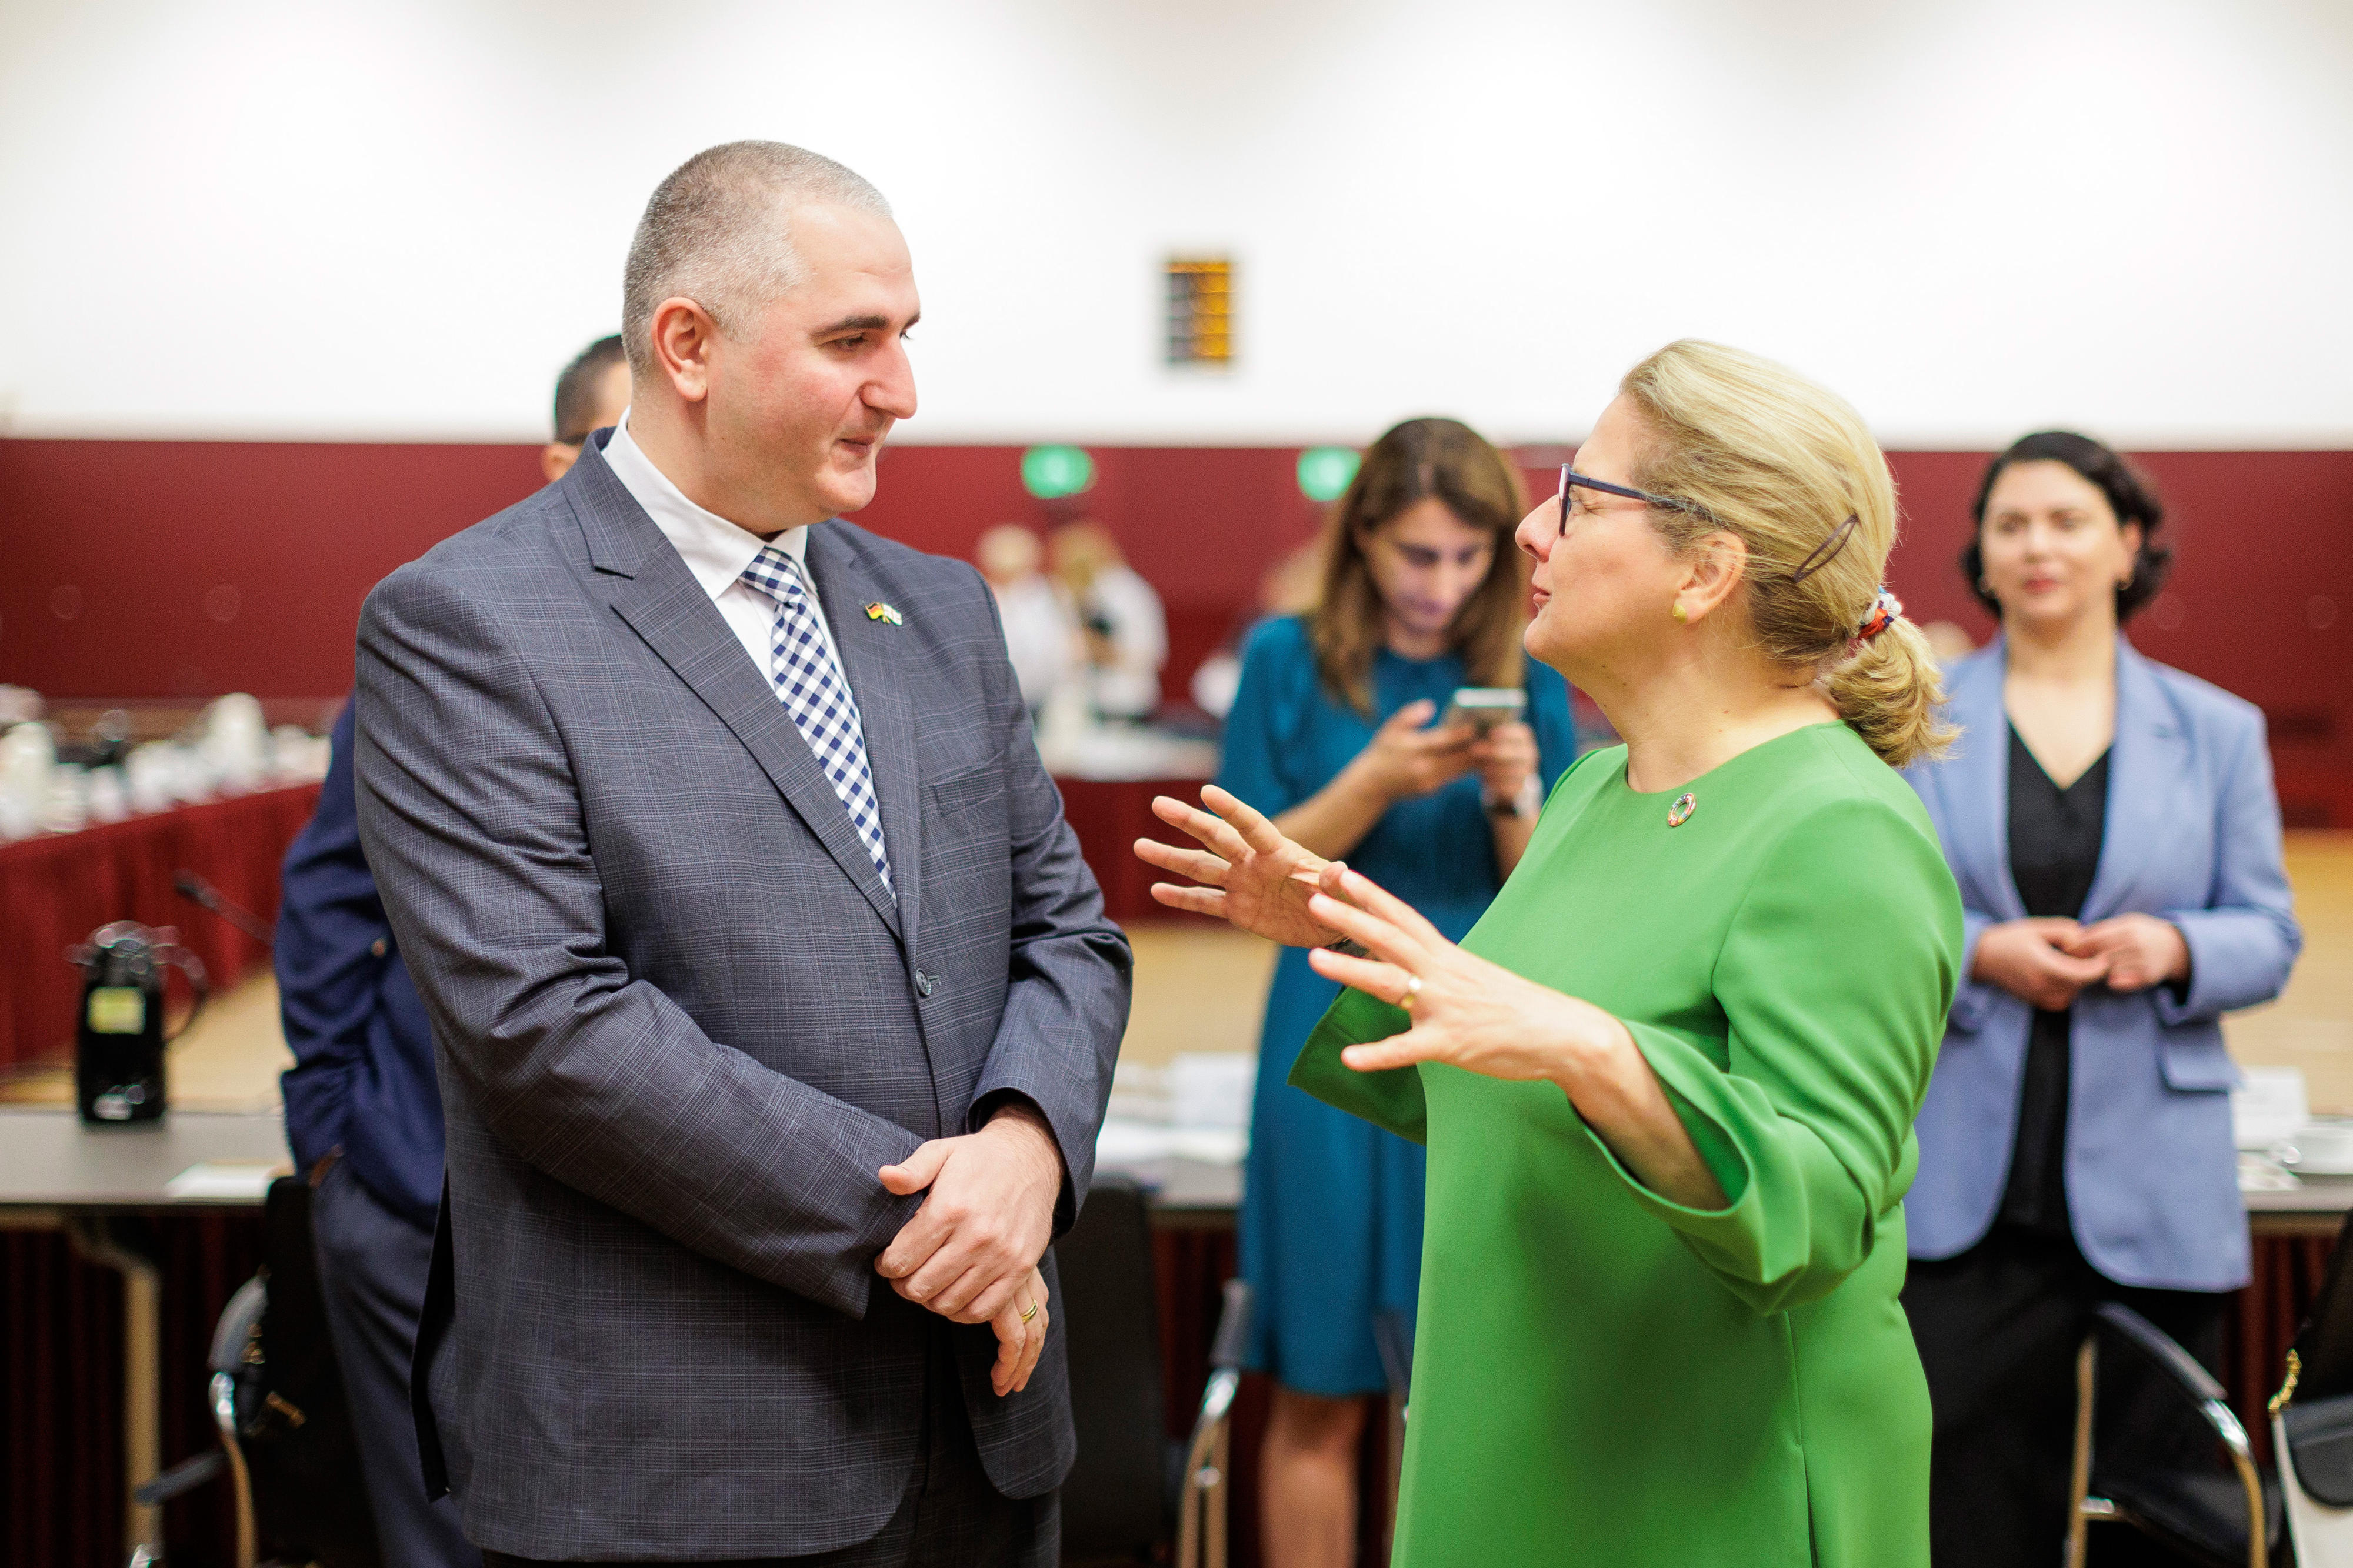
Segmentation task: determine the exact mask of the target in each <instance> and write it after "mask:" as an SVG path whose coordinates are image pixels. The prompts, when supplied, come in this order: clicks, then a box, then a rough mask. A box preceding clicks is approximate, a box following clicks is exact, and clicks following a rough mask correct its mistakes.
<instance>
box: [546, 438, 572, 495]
mask: <svg viewBox="0 0 2353 1568" xmlns="http://www.w3.org/2000/svg"><path fill="white" fill-rule="evenodd" d="M579 460H580V448H579V447H567V446H565V444H564V443H563V442H561V441H550V442H549V443H548V444H547V445H546V446H544V447H541V448H540V449H539V471H540V472H541V473H542V474H543V475H544V476H546V479H547V482H548V483H549V484H551V485H552V484H554V482H555V481H556V480H558V479H562V478H563V477H564V476H565V475H566V474H568V473H570V472H571V471H572V465H573V464H575V463H576V462H578V461H579Z"/></svg>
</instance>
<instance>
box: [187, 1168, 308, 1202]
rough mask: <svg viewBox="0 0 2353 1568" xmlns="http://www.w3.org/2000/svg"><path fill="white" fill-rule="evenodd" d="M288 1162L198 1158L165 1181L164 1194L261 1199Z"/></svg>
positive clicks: (257, 1200)
mask: <svg viewBox="0 0 2353 1568" xmlns="http://www.w3.org/2000/svg"><path fill="white" fill-rule="evenodd" d="M285 1169H286V1167H285V1165H284V1164H283V1163H280V1162H277V1161H263V1160H199V1161H197V1162H196V1163H195V1164H193V1165H191V1166H189V1167H188V1168H187V1169H186V1170H185V1171H183V1172H181V1173H179V1174H178V1175H176V1176H174V1177H173V1178H172V1179H171V1180H170V1181H168V1182H165V1183H164V1196H165V1197H167V1198H172V1199H174V1200H186V1199H191V1198H238V1199H247V1200H250V1201H253V1202H259V1201H260V1199H261V1198H262V1197H263V1196H264V1195H266V1194H268V1193H269V1184H270V1182H271V1181H272V1180H274V1179H275V1178H276V1177H277V1176H278V1175H279V1174H280V1173H281V1172H283V1171H284V1170H285Z"/></svg>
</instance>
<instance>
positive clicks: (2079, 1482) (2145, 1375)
mask: <svg viewBox="0 0 2353 1568" xmlns="http://www.w3.org/2000/svg"><path fill="white" fill-rule="evenodd" d="M2071 1502H2072V1507H2071V1509H2070V1512H2069V1519H2068V1530H2067V1549H2066V1562H2067V1565H2068V1568H2084V1563H2085V1562H2086V1560H2087V1559H2086V1556H2085V1552H2086V1549H2087V1546H2088V1533H2089V1531H2088V1527H2089V1526H2090V1525H2092V1524H2094V1523H2100V1522H2115V1523H2122V1524H2126V1525H2128V1526H2130V1527H2132V1528H2134V1529H2137V1530H2138V1531H2141V1532H2142V1533H2143V1534H2146V1535H2148V1536H2151V1537H2153V1538H2155V1539H2156V1540H2158V1541H2159V1542H2164V1543H2165V1544H2166V1545H2167V1546H2168V1547H2169V1548H2170V1549H2171V1550H2172V1551H2174V1552H2177V1553H2179V1554H2180V1555H2182V1556H2184V1557H2187V1558H2189V1560H2190V1561H2192V1562H2195V1563H2206V1564H2210V1565H2211V1568H2269V1565H2270V1564H2271V1563H2273V1561H2274V1556H2273V1551H2274V1542H2278V1541H2279V1539H2280V1536H2281V1531H2280V1498H2279V1491H2278V1488H2277V1486H2276V1485H2275V1484H2269V1483H2268V1482H2267V1478H2265V1477H2264V1476H2263V1474H2262V1473H2261V1472H2260V1471H2259V1470H2258V1469H2257V1468H2256V1466H2255V1462H2254V1459H2253V1457H2252V1456H2251V1455H2250V1454H2249V1453H2248V1450H2247V1434H2246V1431H2245V1429H2244V1428H2243V1427H2242V1426H2240V1425H2239V1418H2238V1417H2237V1416H2235V1415H2232V1414H2231V1407H2230V1405H2228V1404H2227V1403H2226V1402H2225V1401H2224V1398H2223V1393H2222V1385H2221V1384H2219V1383H2217V1382H2215V1381H2214V1378H2213V1375H2212V1374H2211V1373H2209V1372H2208V1371H2207V1370H2206V1369H2205V1368H2204V1367H2202V1366H2200V1365H2199V1364H2198V1362H2197V1360H2196V1358H2195V1357H2193V1356H2191V1355H2190V1354H2189V1352H2188V1351H2185V1350H2183V1349H2182V1348H2181V1347H2180V1346H2179V1344H2177V1343H2175V1342H2174V1341H2173V1340H2172V1339H2171V1338H2169V1337H2168V1335H2166V1334H2165V1333H2164V1332H2163V1331H2161V1330H2159V1329H2158V1327H2157V1326H2156V1325H2155V1324H2154V1323H2151V1322H2150V1321H2148V1320H2147V1318H2144V1317H2142V1316H2141V1315H2140V1314H2139V1313H2138V1312H2136V1311H2134V1310H2132V1309H2131V1308H2129V1307H2126V1306H2123V1305H2120V1304H2119V1303H2117V1302H2114V1301H2110V1302H2105V1303H2104V1304H2103V1305H2101V1306H2100V1307H2099V1308H2098V1309H2097V1310H2096V1311H2095V1312H2094V1315H2093V1324H2092V1331H2091V1332H2090V1333H2089V1334H2087V1335H2086V1336H2084V1344H2083V1348H2082V1349H2081V1350H2080V1351H2079V1352H2077V1353H2076V1358H2075V1451H2074V1475H2073V1487H2072V1492H2071ZM2279 1560H2280V1561H2281V1562H2284V1561H2286V1557H2285V1554H2284V1553H2282V1554H2281V1555H2280V1558H2279Z"/></svg>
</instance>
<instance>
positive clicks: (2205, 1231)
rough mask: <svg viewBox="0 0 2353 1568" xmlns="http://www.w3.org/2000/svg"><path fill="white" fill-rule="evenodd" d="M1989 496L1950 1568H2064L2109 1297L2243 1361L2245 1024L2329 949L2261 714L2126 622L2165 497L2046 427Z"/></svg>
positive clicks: (1941, 1162) (1945, 1386) (1961, 1067)
mask: <svg viewBox="0 0 2353 1568" xmlns="http://www.w3.org/2000/svg"><path fill="white" fill-rule="evenodd" d="M1976 510H1977V524H1978V526H1977V531H1976V534H1975V535H1974V537H1973V538H1972V539H1971V540H1970V542H1969V544H1968V548H1967V549H1966V550H1965V551H1964V552H1963V553H1962V556H1961V570H1962V573H1963V574H1964V575H1965V576H1966V577H1967V579H1968V584H1969V586H1970V588H1971V589H1972V591H1974V592H1975V593H1976V594H1977V595H1978V598H1980V599H1981V600H1983V601H1984V602H1985V604H1986V606H1987V607H1988V608H1989V609H1991V610H1992V611H1994V613H1995V614H1997V615H1999V616H2000V617H2001V636H2000V637H1998V638H1997V639H1996V640H1995V641H1994V642H1992V643H1991V644H1989V645H1988V646H1987V647H1985V648H1984V649H1982V650H1980V651H1979V652H1978V653H1976V654H1974V655H1972V656H1970V657H1968V658H1964V659H1961V660H1959V661H1958V662H1957V663H1956V664H1955V665H1953V666H1952V667H1951V669H1950V671H1949V674H1948V677H1947V680H1948V688H1949V690H1950V692H1951V700H1950V703H1949V706H1948V709H1947V717H1949V718H1950V719H1951V720H1953V721H1955V722H1957V724H1958V725H1959V726H1960V727H1961V731H1962V738H1961V742H1960V745H1959V747H1958V748H1957V750H1956V751H1955V752H1953V753H1952V754H1951V755H1950V756H1948V757H1947V758H1946V759H1945V760H1943V761H1941V762H1935V763H1922V764H1920V765H1918V766H1916V767H1915V768H1914V769H1913V770H1912V782H1913V784H1914V786H1915V788H1916V789H1917V790H1918V791H1919V792H1920V795H1921V798H1922V799H1923V800H1924V801H1925V802H1926V805H1927V807H1928V812H1929V815H1930V816H1932V817H1933V818H1934V819H1935V821H1936V829H1937V833H1938V835H1939V837H1941V839H1942V841H1943V844H1944V847H1945V854H1946V858H1947V860H1948V861H1949V862H1950V864H1951V866H1952V868H1953V874H1954V876H1955V878H1956V879H1957V881H1958V882H1959V884H1960V889H1961V899H1962V903H1963V906H1964V909H1965V923H1966V942H1967V951H1966V954H1965V957H1964V961H1963V962H1964V976H1965V977H1964V980H1963V984H1961V987H1960V990H1959V992H1958V994H1957V996H1956V997H1955V999H1954V1003H1953V1009H1952V1014H1951V1016H1950V1019H1949V1022H1948V1025H1947V1031H1946V1035H1945V1040H1944V1046H1943V1048H1942V1051H1941V1053H1940V1055H1939V1058H1938V1059H1937V1063H1936V1076H1935V1079H1934V1080H1933V1081H1932V1083H1931V1085H1930V1087H1929V1090H1928V1097H1927V1100H1926V1105H1925V1106H1924V1108H1923V1109H1922V1110H1921V1113H1920V1119H1919V1138H1920V1172H1919V1176H1918V1179H1917V1180H1916V1181H1915V1184H1914V1185H1913V1188H1912V1194H1911V1196H1910V1198H1909V1199H1908V1200H1907V1202H1906V1205H1905V1206H1906V1208H1907V1210H1908V1211H1909V1214H1910V1217H1911V1225H1912V1233H1911V1253H1912V1258H1913V1262H1912V1267H1911V1273H1910V1278H1909V1281H1908V1283H1907V1284H1906V1286H1905V1292H1904V1305H1905V1310H1907V1312H1908V1313H1909V1315H1910V1317H1911V1320H1912V1327H1913V1331H1914V1335H1915V1338H1916V1340H1917V1342H1918V1343H1919V1347H1920V1357H1921V1361H1922V1363H1924V1365H1925V1366H1926V1371H1927V1374H1928V1386H1929V1393H1930V1397H1931V1401H1932V1403H1933V1405H1934V1408H1935V1413H1936V1444H1935V1458H1934V1472H1933V1473H1934V1482H1933V1492H1932V1497H1933V1508H1932V1517H1933V1528H1934V1533H1935V1553H1936V1563H1937V1565H1938V1568H1967V1565H1968V1564H1972V1563H1986V1564H1989V1565H1990V1564H2005V1565H2006V1564H2010V1563H2026V1562H2031V1561H2035V1560H2037V1559H2038V1558H2050V1557H2052V1554H2053V1552H2055V1549H2056V1544H2057V1542H2059V1541H2060V1539H2061V1538H2062V1536H2063V1533H2064V1532H2065V1530H2066V1528H2067V1522H2068V1521H2067V1487H2068V1476H2069V1454H2070V1442H2071V1437H2072V1433H2073V1415H2074V1406H2075V1383H2074V1370H2073V1369H2074V1360H2075V1352H2076V1348H2077V1346H2078V1345H2079V1344H2081V1342H2082V1341H2083V1336H2084V1332H2085V1327H2086V1324H2087V1322H2088V1321H2089V1318H2090V1314H2091V1312H2092V1310H2093V1309H2094V1307H2095V1306H2097V1305H2098V1304H2099V1303H2100V1302H2101V1301H2104V1300H2120V1301H2123V1302H2125V1303H2126V1304H2127V1305H2129V1306H2131V1307H2133V1308H2134V1309H2135V1310H2137V1311H2139V1312H2140V1313H2141V1314H2142V1315H2143V1316H2145V1317H2147V1318H2148V1319H2149V1320H2150V1321H2153V1322H2155V1323H2156V1324H2157V1325H2158V1327H2159V1328H2161V1329H2163V1330H2164V1331H2166V1332H2168V1333H2169V1334H2171V1335H2172V1336H2173V1337H2174V1338H2175V1339H2176V1340H2178V1341H2179V1342H2181V1343H2182V1345H2184V1346H2185V1347H2186V1348H2187V1349H2188V1350H2189V1352H2190V1353H2191V1354H2192V1355H2195V1356H2196V1357H2197V1358H2198V1359H2199V1360H2200V1361H2201V1362H2203V1363H2206V1365H2207V1366H2208V1368H2209V1369H2210V1370H2214V1371H2218V1372H2219V1371H2220V1369H2221V1332H2222V1316H2223V1312H2224V1310H2225V1307H2226V1306H2227V1304H2228V1302H2229V1300H2230V1296H2229V1292H2231V1291H2232V1290H2234V1289H2237V1288H2238V1287H2240V1286H2242V1285H2243V1284H2245V1283H2246V1282H2247V1278H2248V1247H2247V1222H2246V1214H2245V1209H2244V1206H2243V1205H2242V1202H2241V1200H2240V1195H2239V1188H2238V1182H2237V1158H2236V1152H2235V1150H2234V1148H2233V1146H2232V1133H2231V1097H2230V1093H2229V1091H2230V1089H2231V1086H2232V1083H2233V1082H2234V1081H2235V1080H2236V1078H2237V1074H2236V1072H2235V1070H2234V1069H2233V1068H2232V1064H2231V1058H2230V1056H2229V1053H2228V1052H2227V1051H2226V1050H2225V1049H2224V1048H2223V1042H2222V1033H2221V1026H2220V1022H2219V1020H2220V1019H2221V1015H2222V1014H2224V1013H2225V1012H2228V1011H2231V1010H2232V1009H2234V1008H2240V1007H2248V1006H2253V1005H2255V1004H2257V1003H2259V1002H2266V1001H2269V1000H2270V999H2271V998H2273V997H2274V996H2276V995H2277V994H2279V992H2280V988H2281V987H2282V986H2283V985H2284V984H2285V983H2286V981H2287V976H2288V971H2289V968H2290V966H2291V965H2292V964H2293V963H2295V956H2296V953H2297V952H2298V950H2299V949H2300V948H2301V946H2302V944H2303V936H2302V933H2301V932H2300V931H2299V930H2298V929H2297V926H2296V922H2295V917H2294V915H2293V913H2292V911H2291V909H2290V903H2289V896H2288V885H2287V877H2286V873H2285V871H2284V868H2283V867H2282V865H2281V860H2280V816H2279V804H2278V801H2277V800H2276V798H2275V797H2274V795H2273V791H2272V776H2271V761H2270V756H2269V753H2268V752H2267V751H2266V749H2265V746H2264V736H2263V715H2262V713H2261V712H2260V711H2258V710H2256V709H2255V707H2254V706H2253V704H2251V703H2248V702H2245V701H2242V700H2240V699H2239V698H2236V697H2233V696H2232V695H2231V694H2230V693H2228V692H2225V691H2222V690H2220V689H2216V688H2214V687H2212V686H2209V685H2207V684H2206V683H2205V682H2204V681H2202V680H2199V679H2194V678H2192V677H2190V676H2188V675H2184V674H2183V673H2181V672H2180V671H2179V670H2176V669H2169V668H2166V667H2165V666H2163V665H2160V664H2157V663H2154V662H2152V661H2151V660H2149V659H2147V658H2143V657H2142V656H2141V655H2140V654H2138V653H2137V652H2135V651H2134V649H2133V647H2132V645H2131V644H2130V643H2129V642H2127V641H2126V640H2125V638H2124V637H2122V636H2120V635H2119V633H2118V629H2117V628H2118V626H2119V625H2120V624H2121V623H2122V622H2124V621H2125V620H2126V619H2127V618H2129V617H2130V616H2131V615H2132V614H2133V612H2135V611H2136V610H2137V609H2139V608H2140V607H2141V606H2142V605H2146V604H2147V603H2148V602H2149V600H2150V599H2152V598H2154V597H2155V596H2156V595H2157V592H2158V589H2159V587H2161V586H2162V585H2163V584H2164V582H2165V578H2166V573H2167V569H2168V565H2169V563H2170V555H2171V552H2169V551H2168V549H2167V548H2166V547H2165V546H2163V545H2161V544H2158V543H2157V542H2156V540H2155V535H2156V533H2157V531H2158V527H2159V525H2160V524H2161V523H2162V522H2163V521H2164V511H2163V509H2162V508H2161V507H2160V506H2159V504H2158V499H2157V497H2156V496H2155V494H2154V493H2152V491H2151V490H2150V489H2149V487H2148V485H2147V482H2146V481H2145V480H2144V479H2142V478H2141V477H2140V476H2139V475H2138V474H2137V473H2136V472H2135V471H2134V469H2133V468H2132V467H2131V466H2130V465H2129V464H2127V463H2126V461H2125V460H2124V459H2123V458H2121V457H2119V456H2118V455H2117V454H2116V453H2115V452H2113V451H2111V450H2110V449H2109V448H2107V447H2105V446H2102V445H2101V444H2100V443H2099V442H2097V441H2094V440H2090V439H2088V438H2086V437H2082V436H2078V435H2073V434H2070V433H2067V432H2064V431H2046V432H2043V433H2042V434H2039V435H2033V436H2029V437H2024V438H2023V439H2021V440H2020V441H2019V442H2018V443H2017V444H2016V445H2014V446H2012V447H2010V449H2009V450H2008V451H2006V452H2004V453H2003V454H2002V455H2001V456H2000V457H1999V458H1995V459H1994V461H1993V464H1992V466H1991V467H1990V468H1988V469H1987V470H1986V476H1985V480H1984V483H1983V484H1982V485H1981V486H1980V487H1979V489H1978V499H1977V508H1976ZM2111 1397H2112V1396H2111V1395H2108V1394H2104V1395H2103V1398H2104V1400H2105V1399H2109V1398H2111ZM2096 1536H2105V1537H2106V1539H2105V1540H2099V1541H2098V1542H2097V1544H2098V1547H2099V1550H2097V1551H2095V1552H2094V1558H2095V1560H2098V1561H2105V1562H2117V1561H2137V1560H2143V1559H2137V1558H2135V1557H2134V1556H2132V1553H2134V1552H2146V1551H2151V1550H2154V1549H2153V1548H2151V1547H2149V1546H2148V1545H2147V1543H2146V1542H2143V1540H2142V1538H2140V1537H2138V1536H2137V1535H2131V1534H2127V1533H2126V1532H2124V1531H2103V1532H2095V1537H2096ZM2109 1552H2114V1553H2116V1555H2106V1553H2109ZM2146 1560H2149V1561H2158V1560H2162V1561H2172V1559H2170V1558H2164V1559H2157V1558H2149V1559H2146Z"/></svg>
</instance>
